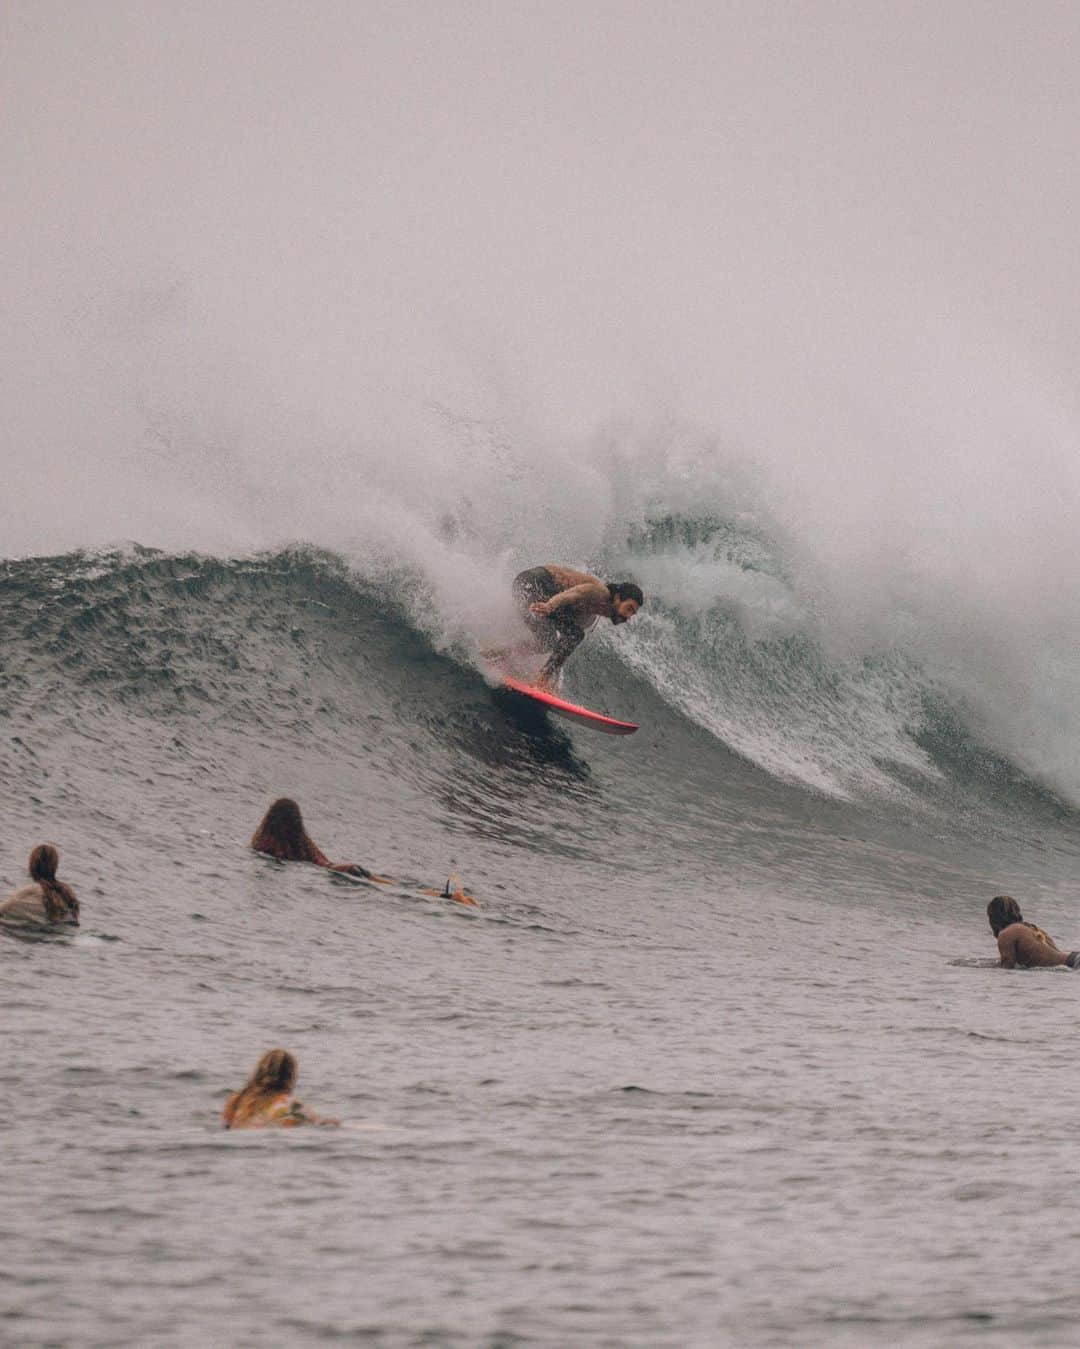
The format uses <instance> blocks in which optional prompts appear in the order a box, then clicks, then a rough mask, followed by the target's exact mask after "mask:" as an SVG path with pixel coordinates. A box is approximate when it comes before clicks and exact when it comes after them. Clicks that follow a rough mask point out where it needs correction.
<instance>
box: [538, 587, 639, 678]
mask: <svg viewBox="0 0 1080 1349" xmlns="http://www.w3.org/2000/svg"><path fill="white" fill-rule="evenodd" d="M512 589H513V595H514V600H515V602H516V604H517V607H518V612H519V613H520V614H521V617H522V620H523V622H524V623H525V625H526V627H527V628H528V629H529V631H530V632H531V633H532V635H533V649H534V650H539V651H546V652H548V653H549V654H548V658H547V660H546V662H545V663H544V666H543V669H542V670H541V671H540V676H539V678H538V679H537V681H536V686H537V688H541V689H544V690H546V691H548V692H552V691H554V689H555V687H556V685H557V682H558V677H559V672H560V671H561V669H562V667H563V665H564V664H565V663H566V660H567V658H568V657H569V656H570V655H571V654H572V653H573V652H574V651H575V650H576V648H577V647H578V646H579V645H580V644H581V643H582V642H583V641H584V640H585V635H586V632H587V630H588V629H589V628H591V627H592V626H593V624H594V623H595V622H596V620H597V619H598V618H610V620H611V621H612V623H628V622H629V621H630V619H631V618H633V616H634V615H635V614H636V613H637V611H638V610H639V609H640V608H641V606H642V605H643V604H644V603H645V596H644V595H643V594H642V591H641V587H640V586H638V585H636V584H635V583H634V582H633V581H617V582H607V581H601V580H600V579H599V577H596V576H592V575H590V574H589V573H588V572H585V571H574V570H572V569H571V568H570V567H560V566H558V565H557V564H556V563H551V562H549V563H547V564H546V565H545V566H542V567H530V568H529V569H528V570H526V571H523V572H519V573H518V574H517V576H515V577H514V581H513V587H512Z"/></svg>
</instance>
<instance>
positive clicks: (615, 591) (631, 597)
mask: <svg viewBox="0 0 1080 1349" xmlns="http://www.w3.org/2000/svg"><path fill="white" fill-rule="evenodd" d="M607 588H608V594H609V595H610V596H611V621H612V623H627V622H629V620H630V619H631V618H633V617H634V615H635V614H636V613H637V611H638V610H639V609H640V608H641V606H642V605H643V604H644V603H645V595H644V592H643V591H642V589H641V587H640V586H639V585H637V584H635V582H633V581H609V582H608V583H607Z"/></svg>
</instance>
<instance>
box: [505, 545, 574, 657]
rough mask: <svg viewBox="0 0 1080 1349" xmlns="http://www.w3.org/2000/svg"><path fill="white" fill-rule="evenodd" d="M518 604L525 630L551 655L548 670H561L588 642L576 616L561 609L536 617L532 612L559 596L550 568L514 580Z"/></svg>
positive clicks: (514, 590) (536, 568)
mask: <svg viewBox="0 0 1080 1349" xmlns="http://www.w3.org/2000/svg"><path fill="white" fill-rule="evenodd" d="M511 589H512V590H513V595H514V600H515V602H516V603H517V607H518V612H519V613H520V614H521V618H522V621H523V622H524V623H525V626H526V627H527V628H528V629H529V631H530V632H531V633H532V634H533V636H534V637H535V638H536V640H537V642H538V643H539V644H540V646H541V647H542V648H543V649H544V650H545V651H550V652H551V659H550V661H549V662H548V665H547V667H545V668H546V669H548V670H549V671H551V670H557V669H558V668H559V666H560V665H562V663H563V661H564V660H566V658H567V656H569V654H570V652H571V651H573V650H574V648H575V647H576V646H578V645H579V643H581V642H583V641H584V640H585V629H584V628H583V627H582V626H581V624H580V623H579V622H578V621H577V619H576V618H575V617H574V615H573V614H572V613H569V612H567V610H566V609H560V610H559V612H558V613H556V614H551V615H544V614H534V613H533V612H532V611H531V609H530V608H529V606H530V605H532V604H535V603H536V602H537V601H538V600H549V599H551V597H552V595H557V594H558V593H559V583H558V581H556V579H555V577H554V576H552V574H551V572H549V571H548V569H547V567H530V568H529V569H528V571H521V572H518V574H517V575H516V576H515V577H514V582H513V586H512V587H511Z"/></svg>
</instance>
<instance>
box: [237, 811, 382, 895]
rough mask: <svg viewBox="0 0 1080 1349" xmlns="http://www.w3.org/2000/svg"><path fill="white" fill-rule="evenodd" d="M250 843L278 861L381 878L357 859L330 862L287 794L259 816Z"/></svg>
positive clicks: (366, 878)
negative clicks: (259, 820) (260, 819)
mask: <svg viewBox="0 0 1080 1349" xmlns="http://www.w3.org/2000/svg"><path fill="white" fill-rule="evenodd" d="M251 846H252V848H254V849H255V851H256V852H261V853H265V854H266V855H267V856H268V857H276V858H277V860H278V861H279V862H313V863H314V864H315V866H317V867H326V869H327V870H328V871H340V872H341V873H342V874H344V875H346V876H359V877H360V878H362V879H363V880H366V881H382V880H384V879H385V878H384V877H382V876H374V875H372V873H371V872H370V871H368V869H367V868H366V867H362V866H361V865H360V864H359V862H331V861H330V859H329V858H328V857H327V856H326V854H325V853H324V852H322V851H321V849H319V848H317V847H316V846H315V844H314V843H313V842H312V840H311V839H310V838H309V837H308V832H307V830H306V829H305V828H304V820H303V816H302V815H301V814H300V807H299V806H298V805H297V804H296V802H295V801H293V800H291V799H290V798H289V797H287V796H279V797H278V799H277V800H276V801H275V802H274V803H273V805H272V806H271V807H270V809H269V810H268V811H267V812H266V814H265V815H264V816H263V817H262V821H261V822H260V824H259V827H258V829H256V830H255V834H254V837H253V838H252V840H251Z"/></svg>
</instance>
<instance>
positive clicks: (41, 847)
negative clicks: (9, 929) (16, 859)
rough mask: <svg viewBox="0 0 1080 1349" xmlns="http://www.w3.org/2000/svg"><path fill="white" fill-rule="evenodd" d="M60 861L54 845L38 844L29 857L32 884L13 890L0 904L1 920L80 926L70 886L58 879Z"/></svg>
mask: <svg viewBox="0 0 1080 1349" xmlns="http://www.w3.org/2000/svg"><path fill="white" fill-rule="evenodd" d="M59 862H60V854H59V853H58V852H57V850H56V848H55V847H54V846H53V845H52V844H51V843H39V844H38V846H37V847H36V848H35V849H34V851H33V852H32V853H31V854H30V884H29V885H24V886H22V888H21V889H19V890H13V891H12V892H11V894H10V895H8V897H7V899H5V900H4V902H3V903H2V904H0V919H3V920H4V921H5V922H15V923H34V924H37V925H38V926H40V927H59V926H78V922H79V901H78V900H77V899H76V898H75V891H74V890H72V888H71V886H70V885H65V884H64V882H63V881H58V880H57V879H56V868H57V866H58V865H59Z"/></svg>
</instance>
